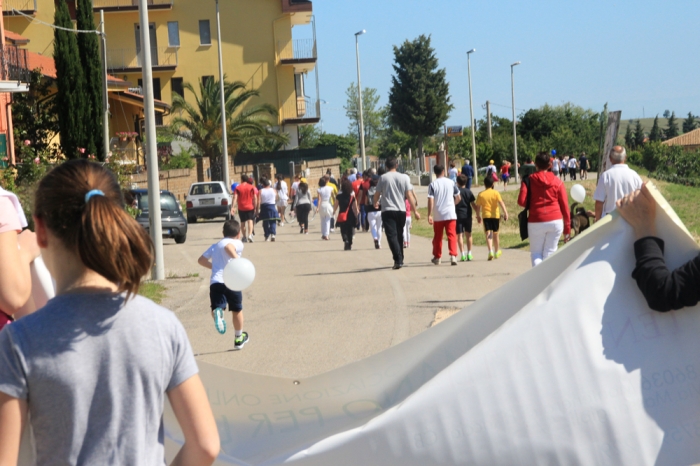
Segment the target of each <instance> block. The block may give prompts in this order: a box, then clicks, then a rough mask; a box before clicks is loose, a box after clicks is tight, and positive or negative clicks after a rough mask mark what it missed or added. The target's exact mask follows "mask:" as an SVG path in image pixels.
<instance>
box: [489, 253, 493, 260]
mask: <svg viewBox="0 0 700 466" xmlns="http://www.w3.org/2000/svg"><path fill="white" fill-rule="evenodd" d="M489 260H490V261H492V260H493V253H492V252H489Z"/></svg>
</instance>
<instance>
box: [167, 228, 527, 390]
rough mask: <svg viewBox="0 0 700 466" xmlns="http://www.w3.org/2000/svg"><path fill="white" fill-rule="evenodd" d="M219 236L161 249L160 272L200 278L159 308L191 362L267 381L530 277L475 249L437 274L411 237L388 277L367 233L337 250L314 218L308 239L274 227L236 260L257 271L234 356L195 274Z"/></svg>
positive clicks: (414, 329)
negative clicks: (271, 236)
mask: <svg viewBox="0 0 700 466" xmlns="http://www.w3.org/2000/svg"><path fill="white" fill-rule="evenodd" d="M221 228H222V222H221V221H210V222H204V223H202V222H200V223H196V224H192V225H190V227H189V232H188V239H187V242H186V243H185V244H182V245H176V244H174V243H173V242H172V241H170V240H167V241H166V244H165V248H164V250H165V264H166V270H167V272H168V273H170V274H176V275H178V276H187V275H188V274H193V273H199V276H198V277H191V276H190V277H189V278H182V279H171V280H167V281H166V286H167V287H168V292H167V298H166V299H165V301H164V302H163V305H164V306H165V307H168V308H170V309H172V310H173V311H174V312H175V313H176V314H177V316H178V317H179V318H180V320H181V321H182V322H183V324H184V325H185V328H186V329H187V333H188V335H189V338H190V341H191V343H192V347H193V349H194V352H195V354H197V357H198V359H201V360H204V361H207V362H211V363H214V364H218V365H221V366H225V367H230V368H235V369H239V370H243V371H249V372H255V373H259V374H267V375H274V376H284V377H308V376H311V375H314V374H319V373H323V372H326V371H328V370H330V369H334V368H336V367H340V366H342V365H344V364H347V363H350V362H353V361H357V360H360V359H363V358H365V357H367V356H369V355H371V354H375V353H377V352H379V351H382V350H384V349H386V348H388V347H391V346H393V345H396V344H397V343H400V342H402V341H404V340H406V339H408V338H410V337H411V336H413V335H416V334H417V333H420V332H422V331H423V330H425V329H426V328H428V327H429V326H430V325H431V323H432V322H433V321H434V319H435V315H436V313H437V312H438V311H453V310H456V309H461V308H463V307H465V306H468V305H469V304H471V303H472V302H474V301H475V300H476V299H479V298H480V297H482V296H484V295H485V294H487V293H489V292H491V291H493V290H495V289H497V288H499V287H501V286H502V285H504V284H505V283H507V282H508V281H510V280H511V279H513V278H515V277H516V276H518V275H519V274H521V273H523V272H525V271H527V270H529V269H530V258H529V254H528V253H527V252H523V251H517V250H504V251H503V256H502V257H501V258H500V259H498V260H496V261H492V262H487V261H486V250H485V248H483V247H477V248H475V249H474V257H475V261H474V262H465V263H459V265H458V266H456V267H455V266H450V265H449V260H448V261H447V263H444V264H443V265H441V266H435V265H432V264H431V263H430V262H429V261H430V259H431V257H432V254H431V248H432V246H431V241H430V239H427V238H421V237H418V236H413V237H412V239H411V248H410V249H407V250H406V256H405V257H406V259H405V263H406V267H404V268H403V269H401V270H392V269H391V266H392V264H393V261H392V258H391V252H390V251H389V248H388V245H387V243H386V240H383V244H382V247H383V249H381V250H375V249H374V244H373V241H372V238H371V236H370V234H369V233H359V234H357V235H356V236H355V245H354V247H353V250H352V251H343V243H342V241H341V239H340V234H339V232H338V230H336V232H335V233H333V234H332V235H331V241H321V239H320V237H321V234H320V225H319V219H318V218H317V219H316V220H314V221H313V222H312V224H311V229H310V232H309V234H308V235H300V234H299V230H298V229H297V226H296V224H292V225H287V226H284V227H282V228H279V229H278V235H277V241H276V242H274V243H265V242H263V238H262V226H261V225H258V228H257V231H258V236H257V237H256V238H257V242H255V243H253V244H246V247H245V250H244V253H243V255H244V257H246V258H248V259H250V260H251V261H253V263H254V264H255V267H256V272H257V274H256V280H255V282H254V283H253V285H252V286H251V287H250V288H249V289H247V290H245V291H244V293H243V294H244V300H243V305H244V315H245V321H246V323H245V330H246V331H248V332H249V334H250V342H249V343H248V344H247V345H246V346H245V348H244V349H243V350H242V351H233V350H232V348H233V328H232V326H231V321H230V316H227V325H229V331H228V332H227V333H226V335H223V336H222V335H219V334H218V333H217V332H216V330H215V329H214V325H213V322H212V319H211V317H210V312H209V271H208V270H206V269H204V268H202V267H200V266H198V265H197V258H198V257H199V256H200V254H201V253H202V252H203V251H205V250H206V248H207V247H209V246H210V245H211V244H212V243H214V242H216V241H218V240H219V239H220V238H221ZM444 254H445V255H447V246H446V244H445V253H444ZM465 312H469V311H468V309H467V310H466V311H465ZM441 325H449V320H448V321H446V322H445V323H443V324H441Z"/></svg>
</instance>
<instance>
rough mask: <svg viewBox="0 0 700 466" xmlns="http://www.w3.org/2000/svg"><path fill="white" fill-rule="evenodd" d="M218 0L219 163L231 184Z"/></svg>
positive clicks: (217, 1)
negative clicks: (221, 164)
mask: <svg viewBox="0 0 700 466" xmlns="http://www.w3.org/2000/svg"><path fill="white" fill-rule="evenodd" d="M219 16H220V15H219V0H216V35H217V36H218V37H217V41H218V42H219V92H220V93H221V95H220V98H221V159H222V160H221V163H223V165H224V166H223V169H224V170H223V175H224V184H225V185H226V186H227V188H226V189H227V190H228V186H231V178H230V177H229V168H228V135H227V134H226V99H225V97H224V61H223V58H222V55H221V19H220V18H219Z"/></svg>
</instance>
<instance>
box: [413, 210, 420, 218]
mask: <svg viewBox="0 0 700 466" xmlns="http://www.w3.org/2000/svg"><path fill="white" fill-rule="evenodd" d="M413 215H414V216H415V217H416V220H420V213H418V211H417V210H414V211H413Z"/></svg>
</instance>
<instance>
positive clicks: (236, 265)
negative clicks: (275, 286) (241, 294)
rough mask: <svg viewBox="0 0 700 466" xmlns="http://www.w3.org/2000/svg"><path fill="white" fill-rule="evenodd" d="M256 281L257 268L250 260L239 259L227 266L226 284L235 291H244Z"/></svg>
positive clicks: (225, 273) (225, 271)
mask: <svg viewBox="0 0 700 466" xmlns="http://www.w3.org/2000/svg"><path fill="white" fill-rule="evenodd" d="M253 280H255V266H254V265H253V263H252V262H251V261H249V260H248V259H244V258H242V257H239V258H238V259H233V260H231V261H229V263H228V264H226V267H225V268H224V284H225V285H226V288H228V289H229V290H233V291H243V290H245V289H246V288H248V287H249V286H250V285H251V284H252V283H253Z"/></svg>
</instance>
